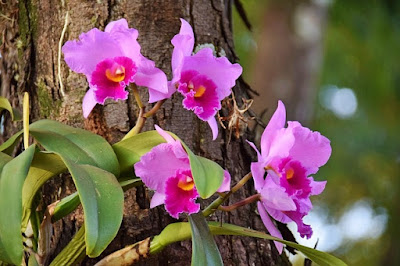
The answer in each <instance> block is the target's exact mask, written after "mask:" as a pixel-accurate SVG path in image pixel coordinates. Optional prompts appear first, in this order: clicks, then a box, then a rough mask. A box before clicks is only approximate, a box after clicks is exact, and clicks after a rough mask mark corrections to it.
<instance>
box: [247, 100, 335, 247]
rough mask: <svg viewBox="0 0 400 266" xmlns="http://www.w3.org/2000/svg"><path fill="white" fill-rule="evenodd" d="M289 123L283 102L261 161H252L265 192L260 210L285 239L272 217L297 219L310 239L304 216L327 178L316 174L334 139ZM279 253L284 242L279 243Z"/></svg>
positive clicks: (267, 135)
mask: <svg viewBox="0 0 400 266" xmlns="http://www.w3.org/2000/svg"><path fill="white" fill-rule="evenodd" d="M285 124H286V110H285V106H284V105H283V103H282V102H281V101H279V102H278V108H277V109H276V111H275V113H274V115H273V116H272V118H271V120H270V121H269V123H268V125H267V127H266V128H265V130H264V133H263V135H262V137H261V153H260V152H258V150H257V148H256V147H255V146H254V144H253V143H251V142H249V143H250V145H251V146H252V147H253V148H254V149H255V150H256V151H257V154H258V162H254V163H252V164H251V172H252V174H253V178H254V186H255V189H256V190H257V191H258V193H260V194H261V201H260V202H258V205H257V206H258V211H259V213H260V216H261V219H262V221H263V223H264V225H265V227H266V228H267V230H268V231H269V232H270V234H271V235H273V236H275V237H278V238H282V235H281V233H280V232H279V231H278V229H277V228H276V227H275V225H274V224H273V222H272V221H271V219H270V217H269V216H271V217H273V218H274V219H275V220H277V221H280V222H282V223H288V222H291V221H294V222H295V223H296V224H297V228H298V232H299V233H300V235H301V236H302V237H307V238H310V237H311V235H312V229H311V227H310V226H309V225H306V224H304V223H303V217H304V216H306V215H307V214H308V212H309V211H310V210H311V208H312V204H311V201H310V196H312V195H318V194H320V193H321V192H322V191H323V190H324V188H325V184H326V181H323V182H316V181H314V179H313V178H312V177H310V176H309V175H311V174H315V173H316V172H317V171H318V169H319V167H321V166H322V165H324V164H325V163H326V162H327V161H328V159H329V157H330V155H331V151H332V150H331V146H330V141H329V139H327V138H326V137H324V136H322V135H321V134H320V133H319V132H313V131H311V130H310V129H308V128H305V127H303V126H301V124H300V123H299V122H296V121H294V122H288V127H287V128H285V127H284V126H285ZM275 245H276V247H277V249H278V251H279V252H282V249H283V245H282V244H281V243H278V242H275Z"/></svg>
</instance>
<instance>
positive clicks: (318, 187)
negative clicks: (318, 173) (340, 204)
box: [310, 177, 327, 195]
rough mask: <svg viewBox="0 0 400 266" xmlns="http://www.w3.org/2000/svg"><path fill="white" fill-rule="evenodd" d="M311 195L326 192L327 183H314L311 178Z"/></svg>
mask: <svg viewBox="0 0 400 266" xmlns="http://www.w3.org/2000/svg"><path fill="white" fill-rule="evenodd" d="M310 179H311V184H310V186H311V195H319V194H321V193H322V191H324V189H325V186H326V182H327V181H314V179H313V178H312V177H311V178H310Z"/></svg>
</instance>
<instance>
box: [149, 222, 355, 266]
mask: <svg viewBox="0 0 400 266" xmlns="http://www.w3.org/2000/svg"><path fill="white" fill-rule="evenodd" d="M208 226H209V228H210V231H211V233H212V234H213V235H238V236H250V237H257V238H263V239H268V240H274V241H278V242H281V243H283V244H286V245H288V246H291V247H294V248H296V249H297V250H299V251H301V252H302V253H303V254H304V255H306V256H307V257H308V258H309V259H311V260H312V261H314V262H316V263H317V264H319V265H321V266H325V265H326V266H346V265H347V264H346V263H344V262H343V261H342V260H340V259H338V258H336V257H334V256H332V255H330V254H328V253H325V252H322V251H319V250H315V249H312V248H309V247H305V246H302V245H300V244H297V243H294V242H290V241H286V240H282V239H279V238H276V237H272V236H270V235H268V234H265V233H262V232H258V231H255V230H252V229H248V228H244V227H240V226H236V225H232V224H223V225H222V226H221V225H220V223H217V222H208ZM191 236H192V234H191V228H190V225H189V223H185V222H181V223H173V224H169V225H168V226H167V227H165V228H164V230H163V231H162V232H161V233H160V234H159V235H157V236H155V237H154V238H153V241H152V242H151V245H150V254H155V253H158V252H160V251H161V250H163V249H164V248H165V247H166V246H167V245H169V244H172V243H174V242H178V241H183V240H186V239H190V238H191Z"/></svg>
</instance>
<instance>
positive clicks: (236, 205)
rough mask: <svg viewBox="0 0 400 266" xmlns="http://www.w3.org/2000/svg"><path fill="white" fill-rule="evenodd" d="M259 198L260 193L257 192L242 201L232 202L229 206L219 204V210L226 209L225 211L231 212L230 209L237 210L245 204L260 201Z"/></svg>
mask: <svg viewBox="0 0 400 266" xmlns="http://www.w3.org/2000/svg"><path fill="white" fill-rule="evenodd" d="M258 200H260V194H255V195H253V196H250V197H248V198H246V199H244V200H242V201H239V202H236V203H235V204H232V205H229V206H219V207H218V210H221V211H225V212H230V211H233V210H236V209H237V208H239V207H242V206H244V205H247V204H250V203H253V202H255V201H258Z"/></svg>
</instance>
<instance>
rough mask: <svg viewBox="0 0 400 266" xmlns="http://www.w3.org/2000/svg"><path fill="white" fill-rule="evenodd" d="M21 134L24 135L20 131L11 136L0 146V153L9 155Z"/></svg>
mask: <svg viewBox="0 0 400 266" xmlns="http://www.w3.org/2000/svg"><path fill="white" fill-rule="evenodd" d="M22 133H24V131H23V130H20V131H18V132H17V133H15V134H14V135H12V136H11V137H10V138H9V139H8V140H7V141H5V142H4V143H3V144H1V145H0V151H1V152H4V153H6V154H8V155H11V154H12V152H13V151H14V148H15V146H16V145H17V144H18V141H19V140H20V139H21V137H22Z"/></svg>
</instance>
